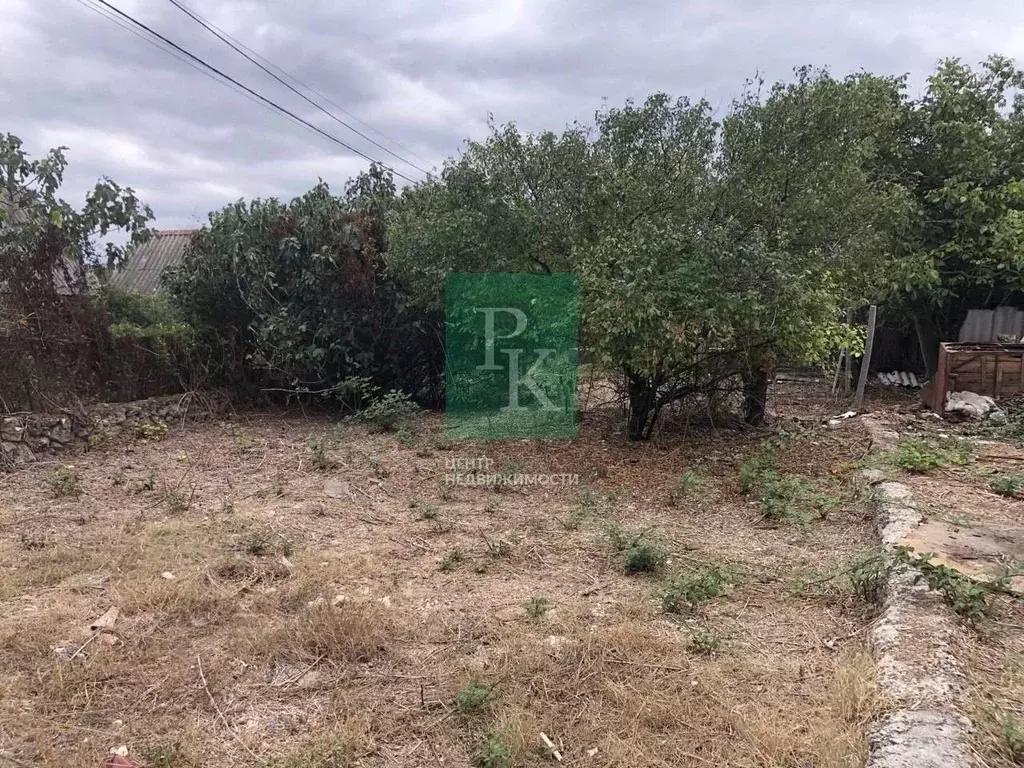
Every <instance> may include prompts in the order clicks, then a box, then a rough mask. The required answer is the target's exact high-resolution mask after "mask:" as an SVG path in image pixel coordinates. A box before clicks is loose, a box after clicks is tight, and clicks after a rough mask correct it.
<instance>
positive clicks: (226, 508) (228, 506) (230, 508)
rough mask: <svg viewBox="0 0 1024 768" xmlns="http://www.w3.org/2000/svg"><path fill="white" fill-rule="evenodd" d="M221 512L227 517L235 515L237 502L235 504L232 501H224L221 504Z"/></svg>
mask: <svg viewBox="0 0 1024 768" xmlns="http://www.w3.org/2000/svg"><path fill="white" fill-rule="evenodd" d="M220 511H221V514H225V515H231V514H234V512H235V502H233V501H232V500H231V499H224V500H223V501H221V503H220Z"/></svg>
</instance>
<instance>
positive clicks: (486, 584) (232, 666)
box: [0, 412, 881, 768]
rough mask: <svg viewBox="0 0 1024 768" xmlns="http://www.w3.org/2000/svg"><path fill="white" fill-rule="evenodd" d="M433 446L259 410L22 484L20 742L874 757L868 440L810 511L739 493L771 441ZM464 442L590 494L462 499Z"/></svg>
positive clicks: (829, 437)
mask: <svg viewBox="0 0 1024 768" xmlns="http://www.w3.org/2000/svg"><path fill="white" fill-rule="evenodd" d="M412 431H413V432H414V434H410V433H408V432H402V433H399V434H398V435H395V434H374V433H371V432H369V431H368V430H367V428H366V427H365V426H364V425H361V424H359V423H357V422H350V421H342V422H338V421H333V420H328V419H319V418H305V417H296V416H289V415H284V414H249V415H242V416H239V417H236V418H233V419H231V420H227V421H224V422H220V423H210V424H203V425H197V426H192V427H188V428H187V429H172V430H171V432H170V434H169V435H168V436H167V437H166V438H165V439H162V440H157V441H151V442H147V441H135V442H130V443H126V444H123V445H119V446H110V447H107V448H104V449H102V450H97V451H94V452H91V453H88V454H84V455H80V456H76V457H74V458H68V459H65V460H63V461H61V462H60V463H57V462H52V463H47V464H37V465H34V466H31V467H29V468H27V469H23V470H20V471H18V472H16V473H13V474H8V475H3V476H0V563H2V566H0V615H2V629H0V750H2V753H0V756H3V757H6V758H7V759H12V760H14V761H15V762H20V763H24V764H31V765H40V766H43V765H47V766H49V765H53V766H72V765H73V766H82V765H96V766H99V765H101V764H102V762H103V760H104V758H105V757H106V756H107V755H108V754H109V752H110V750H111V749H112V748H117V747H119V746H121V745H125V746H127V747H128V749H129V753H130V755H131V756H132V757H133V758H135V759H136V760H138V761H139V762H140V763H143V764H146V765H152V766H160V767H161V768H164V767H167V766H174V767H177V766H200V765H204V766H205V765H273V766H290V767H293V768H313V767H319V766H324V767H326V766H333V767H337V766H348V765H362V766H423V765H445V766H460V765H471V764H472V765H478V766H491V767H492V768H496V767H497V766H503V765H513V764H514V765H542V764H553V762H554V761H553V758H552V756H551V754H550V751H549V749H548V748H547V747H546V746H544V744H543V743H542V740H541V738H540V734H541V733H544V734H545V735H546V736H547V737H549V739H550V740H551V742H552V743H554V744H555V746H556V747H557V748H558V750H559V752H560V754H561V755H562V756H563V759H564V763H565V764H567V765H581V766H582V765H587V766H609V767H611V766H623V765H632V766H678V765H715V766H720V765H730V766H780V767H781V766H803V765H813V766H815V768H830V767H835V768H839V767H840V766H842V767H845V766H858V765H863V763H864V761H865V757H866V749H865V740H864V736H863V732H864V725H865V723H866V722H867V721H868V720H869V719H871V718H872V717H873V716H875V715H876V714H877V712H878V711H879V708H880V706H881V704H880V702H879V701H878V699H877V694H876V693H875V687H874V681H873V664H872V662H871V659H870V657H869V656H868V654H867V652H866V639H865V635H866V629H867V626H868V624H869V622H870V618H871V616H870V613H869V612H868V611H867V610H866V609H865V608H864V607H863V606H862V605H861V604H860V603H859V602H858V601H857V600H856V599H855V598H854V596H853V594H852V591H851V590H850V589H849V588H848V587H847V586H846V585H845V583H844V582H843V580H842V579H836V580H822V579H820V576H821V574H824V573H828V572H831V571H834V570H835V569H837V568H841V567H842V566H843V565H844V564H845V563H847V562H849V561H850V560H851V559H852V558H853V557H855V556H856V555H858V554H859V553H862V552H864V551H866V550H869V549H871V548H872V547H873V546H874V537H873V533H872V516H873V510H872V509H871V507H870V505H868V504H866V503H864V502H863V500H861V499H858V498H856V496H855V493H854V491H853V490H852V488H853V486H852V483H851V482H850V481H849V474H850V468H851V467H852V466H854V464H855V463H856V461H857V460H858V459H859V458H860V456H861V455H862V453H863V450H864V445H865V441H864V439H863V437H862V436H860V435H858V434H857V433H856V432H855V430H845V431H844V432H843V433H842V434H837V433H834V432H830V431H827V430H825V429H823V428H818V427H814V426H809V425H805V426H804V427H802V428H801V429H799V430H797V431H796V432H795V433H794V435H793V436H792V437H790V438H789V439H787V440H785V441H784V442H783V444H782V445H781V446H780V447H779V448H778V453H777V464H778V468H779V471H780V472H781V473H783V474H786V475H788V474H797V475H800V476H801V478H803V479H802V481H801V482H805V483H806V484H807V487H808V488H810V487H811V486H813V493H814V496H815V498H820V499H825V500H826V501H828V503H827V504H824V503H823V504H821V505H820V506H813V507H812V508H810V511H809V515H810V520H809V522H807V523H805V524H800V523H797V522H793V521H788V520H782V521H772V520H768V519H766V518H765V517H764V514H763V510H762V506H761V503H760V500H759V498H758V496H757V495H756V494H747V495H743V494H741V493H740V492H739V487H738V477H739V473H740V467H741V464H742V462H743V461H744V460H745V459H749V458H751V457H754V456H757V455H759V453H760V452H761V451H762V447H761V445H760V440H761V438H762V437H763V435H750V434H746V433H739V432H725V431H717V432H703V433H702V432H700V431H699V430H694V431H692V432H690V433H689V434H688V435H687V436H686V437H685V439H684V438H683V437H681V436H679V435H663V436H662V437H661V438H660V439H659V441H657V442H655V443H652V444H642V445H638V444H629V443H626V442H625V441H623V440H622V439H621V438H619V437H618V436H617V433H616V432H615V430H614V429H613V427H612V426H611V422H610V421H609V420H607V419H605V418H604V416H603V415H602V414H601V413H599V412H598V413H590V414H588V415H587V417H586V419H585V421H584V429H583V435H582V436H581V438H580V439H579V440H577V441H572V442H556V441H550V442H544V441H516V442H508V443H495V444H485V443H466V442H460V443H451V442H448V441H446V440H445V439H444V437H443V435H442V431H443V430H442V423H441V420H440V418H438V417H434V416H428V417H424V418H421V419H419V420H418V421H417V422H416V423H415V424H414V425H413V430H412ZM311 439H312V440H313V441H314V445H317V444H319V445H321V446H322V447H323V450H320V451H317V450H314V451H311V449H310V441H311ZM317 440H319V441H320V442H319V443H317V442H316V441H317ZM457 457H461V458H475V457H487V458H489V459H492V460H493V461H494V466H495V468H496V469H499V470H500V471H505V472H509V471H518V472H522V473H545V474H557V473H573V474H578V475H579V481H580V484H579V486H577V487H571V486H561V485H546V486H541V485H536V486H527V487H521V488H504V489H500V490H496V489H493V488H479V487H451V486H449V485H446V483H445V475H446V473H447V472H449V471H450V470H448V469H447V468H446V465H447V463H448V462H449V460H451V459H454V458H457ZM66 465H71V468H70V469H64V468H65V467H66ZM62 469H63V473H64V474H63V477H64V479H63V480H55V478H56V477H57V474H56V473H57V472H58V470H62ZM684 476H686V477H689V478H690V479H688V480H680V478H682V477H684ZM69 477H70V478H74V479H73V481H72V480H69V479H68V478H69ZM55 483H56V484H55ZM68 483H70V484H71V485H70V486H69V485H68ZM801 487H802V486H801ZM616 537H618V539H619V540H620V544H621V541H626V543H625V545H623V546H624V548H625V551H624V552H623V551H618V550H617V548H616V546H614V542H615V541H616ZM638 542H642V544H643V545H649V546H650V547H651V548H652V552H653V553H654V554H655V555H658V556H659V557H656V558H655V560H656V561H657V562H655V563H654V564H653V565H652V568H651V569H650V570H649V571H648V570H643V569H641V571H642V572H639V573H634V574H627V573H626V566H625V558H626V556H627V555H628V554H629V552H630V551H631V550H630V549H629V547H630V546H633V545H636V544H637V543H638ZM659 558H660V559H659ZM709 570H715V571H716V572H717V571H720V572H721V573H722V574H725V575H724V576H723V578H722V581H721V583H720V585H719V588H718V594H717V596H711V597H709V598H708V599H707V600H706V601H703V602H699V604H698V605H696V606H695V607H693V608H692V609H691V608H689V607H688V606H687V604H686V602H685V601H683V602H682V603H681V604H680V605H678V606H676V607H677V610H678V612H677V613H666V611H665V610H664V605H663V599H662V598H663V595H664V593H665V592H666V591H667V590H668V589H669V588H670V587H671V586H672V585H673V584H674V583H678V582H677V579H679V577H684V578H690V579H695V578H698V577H699V576H701V575H702V574H705V573H707V572H708V571H709ZM687 594H689V593H687ZM111 607H117V608H118V610H119V615H118V617H117V618H116V621H115V622H114V624H113V626H111V627H109V628H107V629H100V630H93V629H90V628H89V626H90V624H91V623H92V622H94V621H95V619H97V618H98V617H100V616H101V615H103V614H104V613H105V612H106V611H107V610H108V609H109V608H111Z"/></svg>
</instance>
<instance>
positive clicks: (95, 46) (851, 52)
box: [0, 0, 1024, 228]
mask: <svg viewBox="0 0 1024 768" xmlns="http://www.w3.org/2000/svg"><path fill="white" fill-rule="evenodd" d="M108 2H110V3H111V4H112V5H115V6H117V7H118V8H120V9H122V10H123V11H124V12H126V13H128V14H130V15H131V16H133V17H135V18H136V19H138V20H140V21H142V22H144V23H145V24H147V25H148V26H150V27H152V28H153V29H154V30H155V31H157V32H160V33H162V34H164V35H165V36H166V37H168V38H170V39H172V40H174V41H175V42H177V43H178V44H179V45H181V46H182V47H184V48H186V49H188V50H190V51H192V52H193V53H195V54H196V55H197V56H199V57H201V58H203V59H204V60H206V61H208V62H209V63H211V64H213V65H214V66H216V67H218V68H220V69H222V70H223V71H225V72H227V73H229V74H231V75H232V76H233V77H235V78H237V79H238V80H239V81H241V82H243V83H245V84H246V85H248V86H250V87H252V88H253V89H255V90H256V91H258V92H260V93H262V94H263V95H265V96H266V97H268V98H270V99H272V100H274V101H276V102H278V103H279V104H281V105H282V106H285V107H287V108H288V109H290V110H291V111H293V112H295V113H297V114H299V115H301V116H302V117H303V118H305V119H307V120H309V121H310V122H312V123H315V124H316V125H318V126H319V127H321V128H322V129H323V130H324V131H326V132H327V133H330V134H332V135H334V136H335V137H336V138H338V139H340V140H342V141H344V142H345V143H347V144H350V145H352V146H353V147H356V148H358V149H359V150H361V151H362V152H364V153H365V154H367V155H370V156H372V157H375V158H377V159H382V160H386V161H387V162H388V164H391V165H393V166H394V168H395V170H396V171H400V172H401V173H403V174H405V175H407V176H409V177H410V178H412V179H414V180H418V179H421V178H423V173H422V172H421V171H419V170H416V169H415V168H414V167H412V166H410V165H407V164H404V163H402V162H400V161H398V160H396V159H395V158H394V157H393V156H391V155H388V154H386V153H385V152H384V151H383V150H381V149H380V148H379V147H376V146H374V145H372V144H371V143H369V142H368V141H366V140H365V139H362V138H360V137H359V136H357V135H355V134H353V133H352V132H351V131H349V130H348V129H347V128H345V127H343V126H341V125H339V124H338V123H336V122H334V121H333V120H332V119H331V118H330V117H328V116H326V115H324V114H323V113H321V112H318V111H317V110H316V109H315V108H314V107H312V106H310V105H309V104H307V103H305V102H303V101H302V100H301V99H300V98H299V97H298V96H296V95H294V94H292V93H290V92H289V91H287V90H286V89H285V88H284V87H283V86H281V85H279V84H278V83H275V82H274V81H273V80H272V79H271V78H270V77H268V76H267V75H265V74H264V73H262V72H260V71H259V70H258V69H256V68H255V67H254V66H253V65H252V64H250V63H249V62H247V61H245V60H244V59H242V58H241V57H240V56H238V54H236V53H235V52H234V51H232V50H231V49H230V48H228V47H227V46H226V45H224V44H223V43H221V42H219V41H218V40H216V39H215V38H214V37H213V36H211V35H210V34H209V33H208V32H207V31H206V30H204V29H203V28H202V27H200V26H199V25H198V24H196V23H195V22H194V21H192V20H191V19H189V18H188V17H187V16H186V15H185V14H183V13H182V12H181V11H180V10H178V9H177V8H175V7H174V6H173V5H172V4H171V3H170V2H169V0H108ZM182 2H184V3H185V4H186V5H188V6H189V7H190V8H192V9H193V10H194V11H195V12H196V13H198V14H199V15H201V16H202V17H204V18H206V19H207V20H209V21H210V22H212V23H213V24H215V25H217V26H218V27H220V28H221V29H223V30H224V31H225V32H227V33H228V34H229V35H231V36H232V37H234V38H237V39H238V40H239V41H241V42H242V43H244V44H245V45H247V46H249V47H250V48H252V49H253V50H254V51H256V52H258V53H259V54H260V55H261V56H263V57H265V58H266V59H267V60H268V61H270V62H272V63H273V64H274V65H276V66H278V67H280V68H282V69H284V70H286V71H287V72H288V73H290V74H292V75H294V76H295V77H296V78H298V80H299V81H301V82H302V83H305V84H307V85H309V86H312V87H313V88H315V89H316V90H317V91H320V92H321V93H323V94H324V95H326V96H328V97H329V98H330V99H331V101H333V102H335V103H336V104H337V105H339V106H340V107H342V108H343V109H344V110H346V111H347V112H348V113H350V114H351V115H354V116H355V117H357V118H358V119H359V120H361V121H363V122H364V123H366V124H368V125H370V126H372V128H373V129H375V130H376V131H379V132H380V133H381V134H383V135H385V136H387V137H388V138H387V139H385V138H383V137H382V136H381V135H380V134H376V133H373V132H372V131H371V130H370V129H368V128H366V127H365V126H364V125H361V124H360V123H358V122H356V121H355V120H353V119H352V118H351V117H349V116H347V115H345V114H343V113H340V112H337V110H335V108H334V107H330V109H331V110H332V111H335V112H336V114H337V115H338V116H339V117H340V118H342V119H343V120H345V121H347V122H349V123H350V124H352V125H353V126H355V127H356V128H357V129H359V130H360V131H362V132H363V133H365V134H367V135H369V136H370V137H372V138H374V139H375V140H377V141H378V142H379V143H381V144H383V145H385V146H386V147H387V148H388V149H390V150H392V151H393V152H395V153H396V154H398V155H400V156H402V157H404V158H407V159H409V160H411V161H412V163H415V164H416V165H418V166H420V167H421V168H430V167H433V166H439V165H440V163H441V162H442V161H443V159H444V158H445V157H448V156H450V155H453V154H455V153H457V152H458V151H459V149H460V146H461V145H462V143H463V141H464V140H465V139H466V138H467V137H473V138H479V137H482V136H483V135H484V134H485V133H486V130H487V129H486V121H487V117H488V114H492V115H494V117H495V119H496V120H498V121H499V122H503V121H507V120H515V121H516V122H517V123H519V124H520V125H521V126H522V127H524V128H528V129H541V128H553V129H558V128H561V127H562V126H564V125H565V124H566V123H568V122H571V121H572V120H575V119H581V120H588V119H589V118H590V117H591V116H592V115H593V113H594V111H595V110H596V109H598V108H599V107H600V106H601V104H602V100H603V99H608V100H609V102H611V103H613V104H614V103H619V102H621V101H622V100H623V99H625V98H628V97H634V98H637V99H642V98H643V97H644V96H645V95H647V94H648V93H650V92H651V91H655V90H664V91H668V92H670V93H672V94H674V95H688V96H691V97H694V98H699V97H707V98H708V99H710V100H711V102H712V103H713V104H716V105H720V106H725V105H727V104H728V102H729V100H730V99H731V98H732V97H733V96H735V95H737V93H738V92H739V91H740V89H741V87H742V83H743V80H744V78H746V77H748V76H751V75H753V74H754V73H756V72H760V73H762V74H764V75H765V76H766V77H768V78H769V79H777V78H782V77H785V76H786V75H787V74H788V73H789V72H790V71H791V69H792V67H794V66H796V65H800V64H816V65H828V66H829V67H831V69H832V70H833V72H836V73H846V72H849V71H852V70H858V69H868V70H871V71H875V72H885V73H908V74H909V75H910V76H911V82H912V83H914V84H915V88H919V87H920V84H921V83H922V82H923V80H924V78H925V77H926V76H927V75H928V73H929V72H930V71H931V70H932V68H933V67H934V64H935V62H936V61H937V60H938V59H939V58H940V57H944V56H959V57H962V58H964V59H966V60H968V61H971V62H976V61H979V60H981V59H982V58H984V57H985V56H986V55H987V54H989V53H992V52H999V53H1003V54H1006V55H1009V56H1013V57H1015V58H1017V59H1018V60H1024V0H973V1H972V0H927V1H926V0H900V1H899V2H895V1H894V0H857V1H856V2H840V1H839V0H768V1H767V2H756V1H755V0H694V1H693V2H680V1H679V0H634V1H633V2H630V3H626V2H621V0H619V1H614V0H589V1H587V2H585V1H584V0H492V2H484V1H483V0H434V2H428V0H397V1H395V0H182ZM96 5H97V2H96V0H0V27H2V42H0V54H2V55H0V105H2V110H0V131H2V132H5V133H6V132H10V133H14V134H16V135H18V136H20V137H21V138H22V139H23V140H24V141H25V143H26V146H27V148H28V150H29V151H30V152H31V153H32V154H41V153H42V152H44V151H45V150H46V149H47V148H49V147H51V146H56V145H60V144H63V145H67V146H68V147H69V148H70V153H69V159H70V168H69V172H68V176H67V178H66V190H65V192H66V194H65V197H66V198H68V199H69V201H71V202H78V201H80V200H81V197H82V195H83V194H84V192H85V190H86V189H87V188H88V187H89V186H91V184H92V183H94V182H95V180H96V178H97V177H99V176H101V175H108V176H111V177H112V178H114V179H115V180H116V181H118V182H120V183H122V184H127V185H131V186H133V187H134V188H135V189H136V190H137V191H138V192H139V193H140V195H141V196H142V197H143V199H144V200H146V201H147V202H148V203H150V205H151V206H152V207H153V210H154V212H155V214H156V225H157V226H158V227H161V228H179V227H193V226H198V225H200V224H201V223H202V222H203V221H204V220H205V219H206V215H207V213H208V212H209V211H210V210H213V209H215V208H218V207H221V206H223V205H225V204H227V203H230V202H232V201H233V200H235V199H237V198H239V197H255V196H278V197H291V196H294V195H296V194H299V193H301V192H302V191H304V190H305V189H308V188H309V187H310V186H311V185H312V184H314V183H315V182H316V180H317V178H318V177H322V178H324V179H325V180H326V181H328V182H330V183H331V184H332V185H334V186H336V187H337V188H338V189H339V190H340V188H341V185H342V184H343V183H344V181H345V180H346V179H347V178H348V177H349V176H351V175H353V174H354V173H356V172H358V171H359V170H360V169H363V168H365V167H366V165H367V164H368V162H367V161H366V160H364V159H363V158H361V157H359V156H358V155H355V154H353V153H351V152H349V151H347V150H345V149H343V148H341V147H339V146H337V145H335V144H333V143H332V142H331V141H329V140H328V139H326V138H324V137H322V136H318V135H317V134H315V133H313V132H312V131H310V130H309V129H307V128H305V127H303V126H301V125H298V124H296V123H293V122H292V121H290V120H289V119H288V118H286V117H283V116H281V115H277V114H274V113H273V112H272V111H270V110H269V109H267V108H266V107H265V106H261V105H260V104H259V103H256V102H255V101H254V100H253V99H251V98H250V97H247V96H245V95H241V94H239V93H236V92H234V91H232V90H231V89H229V88H228V87H225V86H224V85H221V84H218V83H217V82H215V81H214V80H212V79H210V78H209V77H206V76H204V75H202V74H201V73H200V72H198V71H196V70H195V69H193V68H191V67H189V66H188V65H187V64H185V63H183V62H181V61H179V60H178V59H176V58H174V57H172V56H171V55H169V54H168V53H165V52H163V51H161V50H159V49H158V48H156V47H154V45H152V44H150V43H149V42H147V41H146V40H144V39H141V38H140V37H138V36H136V35H133V34H131V33H130V32H128V31H126V30H125V29H123V28H121V27H119V26H117V25H116V24H114V23H113V22H112V21H110V20H109V19H107V18H104V17H103V16H101V15H100V14H99V13H97V12H96V10H95V7H96ZM107 13H108V14H109V13H110V12H109V11H107ZM122 21H123V20H122ZM391 140H394V141H397V142H399V143H400V144H401V145H402V147H399V146H398V145H396V144H394V143H392V141H391Z"/></svg>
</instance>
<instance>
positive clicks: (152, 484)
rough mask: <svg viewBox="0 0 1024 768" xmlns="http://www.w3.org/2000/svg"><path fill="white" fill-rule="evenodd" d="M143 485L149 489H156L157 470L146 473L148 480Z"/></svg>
mask: <svg viewBox="0 0 1024 768" xmlns="http://www.w3.org/2000/svg"><path fill="white" fill-rule="evenodd" d="M142 487H143V488H145V489H146V490H147V491H155V490H156V472H153V471H150V473H149V474H148V475H146V480H145V481H144V482H143V483H142Z"/></svg>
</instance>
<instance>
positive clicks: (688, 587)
mask: <svg viewBox="0 0 1024 768" xmlns="http://www.w3.org/2000/svg"><path fill="white" fill-rule="evenodd" d="M728 581H729V579H728V576H727V575H726V574H725V573H724V572H723V571H722V570H720V569H718V568H712V569H710V570H707V571H700V572H698V573H695V574H687V575H681V576H678V577H677V578H676V580H675V581H673V582H672V584H671V586H669V588H668V589H667V590H666V591H665V593H664V594H663V595H662V598H661V606H662V608H663V609H664V610H665V612H666V613H682V612H683V611H684V610H693V609H694V608H696V607H697V606H699V605H700V604H701V603H705V602H707V601H708V600H711V599H712V598H714V597H718V596H719V595H720V594H721V592H722V586H723V585H724V584H727V583H728Z"/></svg>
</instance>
